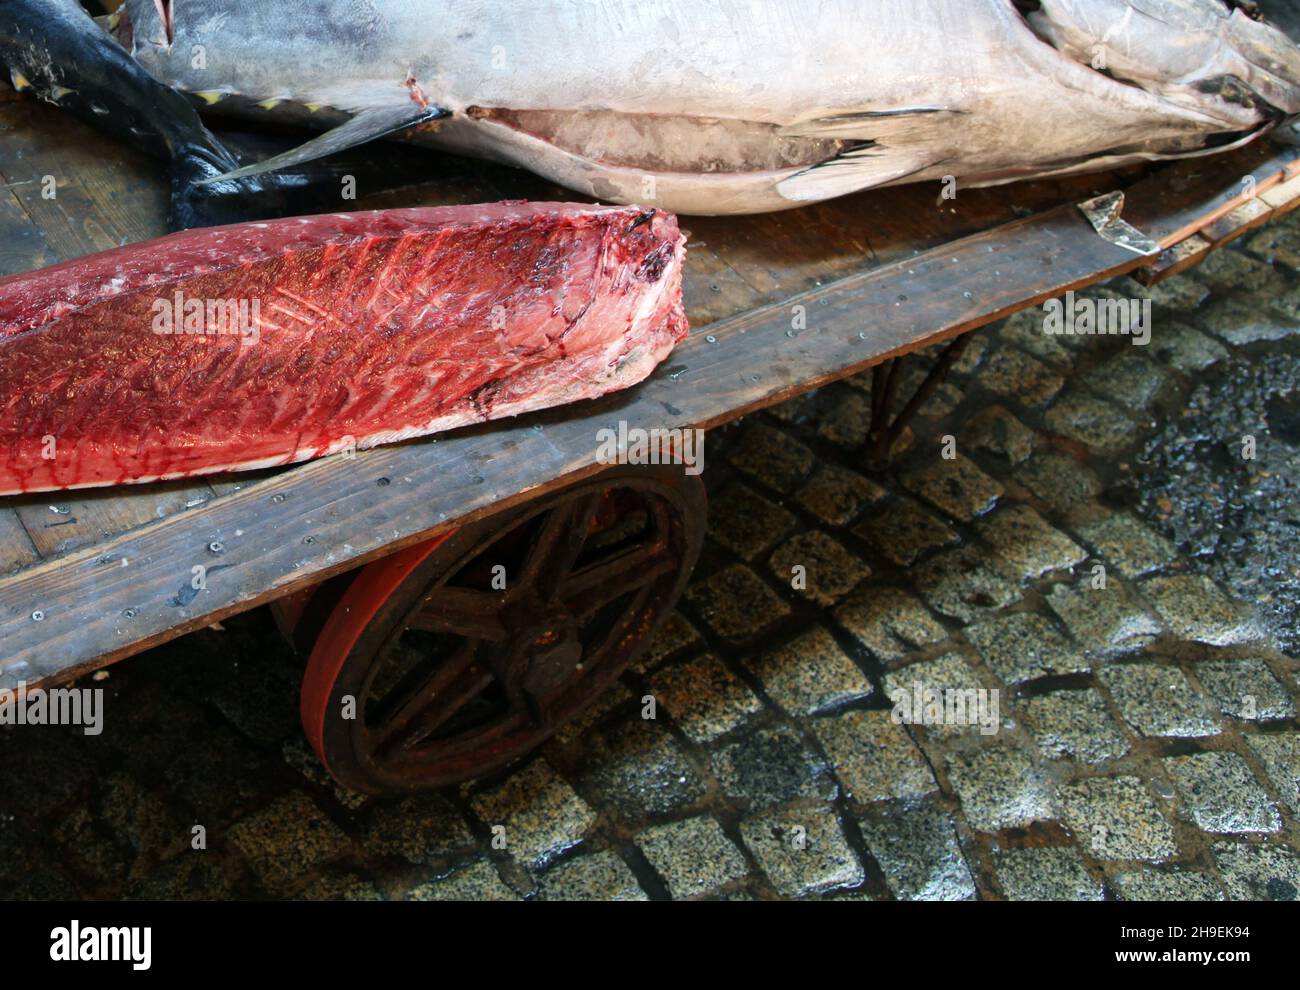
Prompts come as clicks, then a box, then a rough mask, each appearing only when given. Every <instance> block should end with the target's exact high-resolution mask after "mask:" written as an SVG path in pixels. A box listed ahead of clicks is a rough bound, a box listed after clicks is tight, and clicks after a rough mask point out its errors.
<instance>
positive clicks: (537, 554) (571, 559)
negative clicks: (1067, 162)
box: [0, 99, 1300, 792]
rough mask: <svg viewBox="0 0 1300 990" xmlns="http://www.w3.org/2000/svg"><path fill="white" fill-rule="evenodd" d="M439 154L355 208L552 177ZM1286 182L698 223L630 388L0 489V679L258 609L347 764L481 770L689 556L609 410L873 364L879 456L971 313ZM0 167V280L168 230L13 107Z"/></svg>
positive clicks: (425, 774) (52, 119)
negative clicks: (600, 446)
mask: <svg viewBox="0 0 1300 990" xmlns="http://www.w3.org/2000/svg"><path fill="white" fill-rule="evenodd" d="M427 161H428V169H429V172H430V173H431V174H433V175H435V176H436V177H435V178H433V179H431V180H430V181H427V182H424V183H422V184H420V185H419V186H416V187H411V188H406V189H403V190H400V191H389V192H385V193H382V194H377V195H374V196H369V197H367V196H364V195H363V196H362V197H361V198H360V199H358V200H357V202H356V203H355V204H349V205H354V206H355V208H357V209H367V208H377V207H384V206H397V205H403V206H410V205H434V204H439V203H448V202H473V201H480V200H490V199H502V198H531V199H543V198H545V199H555V198H566V197H567V196H568V194H566V193H564V192H563V191H562V190H557V189H555V188H554V187H551V186H549V185H547V184H546V183H545V182H543V181H541V180H539V179H536V178H535V177H532V176H529V175H526V174H524V173H520V172H516V171H514V170H510V169H504V168H497V167H493V166H487V165H481V164H479V163H467V162H459V161H455V160H451V159H445V158H441V157H439V156H436V155H432V154H430V155H428V156H427ZM1297 174H1300V160H1298V158H1297V153H1296V152H1295V151H1294V150H1292V149H1289V148H1284V147H1281V146H1277V145H1273V144H1270V143H1257V144H1256V145H1254V146H1251V147H1249V148H1246V149H1243V150H1241V151H1238V152H1235V153H1232V154H1230V155H1226V156H1223V157H1218V158H1207V159H1198V160H1195V161H1188V162H1181V163H1176V164H1171V165H1165V166H1161V167H1158V168H1152V169H1149V170H1129V171H1125V172H1123V173H1119V174H1107V175H1101V176H1090V177H1084V178H1076V179H1070V180H1063V181H1053V182H1040V183H1030V184H1021V185H1017V186H1012V187H1003V188H1000V189H994V190H964V189H958V191H957V195H956V198H955V199H945V198H943V197H942V196H941V195H940V192H941V191H940V189H939V188H938V187H937V186H934V185H925V186H913V187H903V188H899V189H895V190H885V191H881V192H877V193H870V194H863V195H859V196H855V197H850V198H847V199H843V200H839V201H836V202H832V203H828V204H822V205H816V206H810V207H808V208H805V209H801V210H798V211H793V212H789V213H783V214H775V215H768V216H762V217H752V218H728V219H703V218H687V219H685V220H684V225H685V227H687V228H689V230H690V233H691V240H690V245H689V259H688V265H687V273H686V280H685V296H686V307H687V311H688V313H689V316H690V318H691V321H692V325H693V327H694V330H693V332H692V335H691V337H690V338H689V339H688V340H687V341H685V342H684V343H683V344H682V345H681V346H679V347H678V348H677V350H676V351H675V352H674V353H673V354H672V356H671V357H670V359H669V360H668V361H667V362H666V363H665V364H664V365H663V366H662V367H661V368H660V369H659V370H658V371H657V373H656V374H655V375H653V376H652V377H651V378H650V379H649V380H648V381H647V382H645V383H644V384H642V385H641V386H639V387H637V388H634V389H631V390H629V391H626V392H623V393H620V394H617V395H613V396H608V397H606V398H604V399H601V400H598V401H593V402H587V403H582V404H579V405H575V406H570V407H567V408H563V409H558V410H552V411H550V412H548V413H543V414H538V415H533V416H528V417H525V418H521V419H518V420H514V421H506V422H498V423H492V424H488V425H486V426H483V427H479V428H474V429H466V430H460V431H456V432H454V433H451V434H448V435H445V436H442V437H438V438H436V439H431V440H423V441H415V442H410V443H406V444H401V445H396V446H391V447H385V448H381V449H378V450H373V451H368V452H364V453H361V454H358V455H356V456H355V457H352V458H343V457H331V458H328V459H324V460H320V461H315V462H312V463H308V464H304V465H301V466H298V467H293V468H288V469H283V470H279V471H271V472H261V473H258V474H253V475H236V476H228V477H214V478H211V479H199V480H192V481H184V482H175V483H167V484H157V485H149V486H136V487H123V488H118V489H113V490H106V491H97V492H91V493H85V492H69V493H53V494H47V495H37V496H24V497H20V498H9V499H0V689H4V688H9V689H18V688H19V687H20V686H21V685H25V686H26V687H27V689H29V690H30V689H32V688H34V687H38V686H49V685H52V684H55V683H58V682H63V681H67V680H70V679H72V678H75V677H78V676H80V675H83V674H85V673H87V672H89V671H92V670H95V669H96V668H99V667H103V666H105V665H107V664H110V663H114V662H116V661H118V660H121V659H123V658H125V657H128V656H130V655H132V654H133V653H137V652H139V651H141V650H145V649H147V648H149V647H151V646H154V645H157V644H159V643H162V642H164V641H166V640H169V639H173V638H175V637H177V636H181V635H183V634H185V633H187V632H190V631H192V630H195V629H198V628H201V627H203V626H205V625H208V624H211V623H213V622H216V621H218V620H220V619H221V618H223V617H225V616H229V615H232V614H234V613H237V612H241V611H244V610H247V609H251V608H254V607H256V606H258V605H262V604H266V603H271V602H275V603H276V608H277V614H278V616H279V618H280V619H281V621H282V625H283V627H284V629H285V631H286V633H287V634H288V635H289V636H290V637H291V638H292V639H293V641H294V642H295V644H296V645H297V646H298V647H299V648H300V649H301V650H302V651H303V652H304V654H306V655H308V656H309V659H308V660H307V664H306V668H307V670H306V675H305V678H304V684H303V692H302V715H303V722H304V727H305V729H306V731H307V734H308V736H309V738H310V740H311V742H312V745H313V746H314V748H315V749H316V752H317V753H318V754H319V755H320V757H321V758H322V760H323V761H324V762H325V764H326V765H327V766H328V767H329V769H330V771H331V772H332V773H333V774H334V775H335V776H336V778H337V779H339V780H340V781H341V782H343V783H344V784H346V785H347V786H350V787H353V788H357V789H361V790H367V791H372V792H396V791H407V790H415V789H420V788H425V787H433V786H440V785H445V784H448V783H452V782H455V781H459V780H464V779H468V778H470V777H473V776H477V775H479V774H481V773H483V772H485V771H487V770H490V769H493V768H495V767H498V766H501V765H503V764H505V763H508V762H510V761H511V760H514V759H516V758H518V757H519V756H521V755H523V754H524V753H526V752H528V751H529V750H531V749H532V748H533V747H535V746H537V745H538V744H539V743H540V742H541V741H542V740H543V739H545V738H546V736H547V735H548V734H549V733H550V732H551V731H552V730H553V729H554V728H555V727H556V726H558V725H559V724H561V723H562V722H563V721H564V720H566V719H568V718H570V717H572V716H573V715H574V714H576V713H577V712H578V711H580V710H581V709H582V708H583V707H584V706H585V705H586V704H587V702H589V701H590V700H591V699H592V698H594V697H595V695H596V694H598V693H599V692H600V691H601V690H603V689H604V688H605V687H606V686H608V685H609V684H610V683H611V682H612V681H613V680H614V679H615V678H616V677H617V676H618V674H619V673H620V672H621V671H622V669H623V668H624V667H625V666H626V665H627V664H628V663H629V662H631V661H632V660H633V659H634V658H635V657H636V655H637V653H638V651H639V650H640V649H641V647H643V646H644V645H645V644H646V642H647V639H648V637H649V636H650V635H651V634H652V633H653V631H654V629H655V627H656V625H657V623H658V622H659V621H660V620H661V619H662V618H663V617H664V616H665V615H666V614H667V612H668V611H669V610H670V609H671V608H672V607H673V605H674V603H675V601H676V599H677V596H678V595H679V594H680V593H681V591H682V589H683V587H684V586H685V584H686V581H687V579H688V578H689V576H690V572H691V569H692V567H693V566H694V563H695V560H696V557H697V555H698V553H699V549H700V545H701V541H702V538H703V533H704V525H705V523H704V516H705V509H704V495H703V488H702V485H701V483H700V481H699V479H698V478H696V477H692V476H689V475H687V474H685V473H684V472H683V471H682V470H681V469H680V468H674V467H647V468H633V467H619V468H613V469H610V468H608V467H605V466H604V465H602V464H600V463H598V461H597V441H596V438H597V436H598V431H600V430H601V429H602V428H617V425H618V424H619V422H620V421H622V422H625V423H626V424H629V425H630V426H632V427H641V428H654V427H657V428H662V429H673V428H682V427H691V428H701V429H709V428H712V427H716V426H718V425H719V424H722V423H725V422H727V421H728V420H732V419H735V418H737V417H739V416H742V415H744V414H746V413H749V412H752V411H754V410H757V409H761V408H763V407H765V406H770V405H773V404H775V403H779V402H782V401H784V400H786V399H789V398H791V397H792V396H795V395H798V394H800V393H802V392H806V391H808V390H811V389H815V388H817V387H819V386H821V385H824V384H826V383H828V382H830V381H833V380H835V379H838V378H842V377H846V376H849V375H853V374H857V373H860V372H862V371H864V370H866V369H870V368H874V369H875V371H874V380H873V390H872V402H873V426H872V431H871V432H872V439H871V447H872V448H873V450H874V451H875V452H876V454H880V453H881V452H887V451H888V450H889V448H890V446H891V444H892V441H893V438H894V437H895V436H896V435H897V431H898V430H899V428H900V427H901V426H902V424H903V423H905V422H906V420H907V418H908V417H910V415H911V414H912V413H914V412H915V411H916V409H917V407H918V406H919V405H920V404H921V403H922V402H924V400H925V398H926V397H927V396H928V394H929V393H930V392H931V391H932V390H933V388H934V387H935V385H937V384H938V382H939V380H940V378H941V377H942V375H943V373H944V372H945V371H946V370H947V367H948V366H949V364H951V362H952V360H953V359H954V358H955V357H956V354H957V349H958V348H959V347H960V346H961V335H962V334H964V333H966V332H967V331H970V330H973V329H975V328H978V327H980V326H983V325H985V324H987V323H990V322H992V321H994V320H997V319H1000V318H1001V317H1004V316H1006V315H1008V314H1010V313H1013V312H1015V311H1017V310H1019V309H1023V308H1026V307H1029V306H1034V305H1038V304H1041V303H1042V302H1043V301H1044V300H1046V299H1049V298H1051V297H1053V296H1056V295H1059V294H1060V293H1062V292H1064V291H1065V290H1067V289H1077V288H1081V287H1084V286H1087V285H1090V284H1093V283H1096V282H1099V281H1102V280H1105V279H1108V278H1111V277H1113V276H1116V275H1119V274H1123V273H1127V272H1132V273H1136V274H1137V275H1139V276H1140V277H1141V278H1142V279H1143V280H1145V281H1147V282H1151V281H1154V280H1156V279H1159V278H1161V277H1164V276H1166V275H1168V274H1172V273H1173V272H1175V271H1179V270H1182V269H1183V268H1186V267H1188V266H1190V265H1192V264H1195V263H1196V262H1197V261H1199V260H1200V259H1201V258H1202V257H1204V256H1205V254H1207V253H1208V252H1209V251H1211V250H1213V249H1214V248H1216V247H1218V246H1220V245H1221V244H1223V243H1225V242H1226V241H1228V240H1230V239H1231V238H1233V237H1235V236H1238V235H1239V234H1240V233H1242V232H1244V231H1245V230H1248V229H1250V228H1252V227H1254V226H1257V225H1259V224H1261V223H1263V222H1265V221H1267V220H1268V219H1269V218H1270V217H1271V216H1273V215H1275V214H1276V213H1278V212H1279V211H1282V210H1286V209H1289V208H1291V207H1292V206H1294V205H1296V204H1297V202H1300V200H1297V199H1296V197H1297V196H1300V179H1298V178H1296V176H1297ZM44 176H54V177H55V182H56V183H57V193H56V195H55V196H54V197H53V198H46V196H45V195H43V193H44V192H45V191H46V190H47V188H48V182H43V181H42V180H43V177H44ZM0 181H3V182H4V183H5V184H6V185H5V188H4V189H3V190H0V274H8V273H11V272H15V271H22V270H26V269H31V268H35V267H39V266H41V265H45V264H50V263H53V262H55V261H58V260H61V259H64V258H69V257H75V256H77V255H81V254H84V253H87V252H91V251H96V250H103V249H106V248H111V247H114V246H117V245H119V244H123V243H127V242H130V241H135V240H140V239H143V238H146V237H151V236H156V235H158V234H161V233H163V231H164V223H163V217H164V208H165V204H164V198H163V197H164V189H163V184H162V182H161V180H160V174H159V168H158V166H157V165H156V163H153V162H149V161H144V160H140V159H137V158H135V157H132V156H131V155H129V154H127V153H126V152H125V151H124V150H123V149H122V148H121V147H120V146H118V145H116V144H114V143H113V142H111V141H109V140H106V139H103V138H101V137H99V136H98V135H97V134H95V133H94V132H92V131H90V130H88V129H87V128H85V127H83V126H82V125H80V124H78V123H76V122H75V121H73V120H71V119H69V118H68V117H66V116H63V115H61V114H59V113H58V112H57V111H55V110H53V109H51V108H48V107H45V106H43V105H41V104H38V103H35V102H32V101H28V100H16V99H8V100H5V101H3V102H0ZM1121 189H1122V190H1124V192H1125V202H1124V207H1123V218H1124V219H1125V220H1126V221H1127V222H1128V223H1129V224H1131V225H1132V226H1133V227H1135V228H1137V230H1138V231H1140V232H1141V233H1142V234H1145V235H1146V236H1147V237H1149V238H1151V239H1153V240H1154V241H1156V242H1158V243H1159V244H1160V245H1161V246H1162V248H1164V249H1165V250H1164V252H1163V253H1162V254H1160V255H1158V256H1155V257H1151V256H1146V257H1144V256H1142V255H1139V254H1136V253H1134V252H1133V251H1131V250H1128V249H1126V248H1124V247H1121V246H1118V245H1116V244H1115V243H1112V242H1111V241H1110V240H1107V239H1106V238H1104V237H1102V236H1100V235H1099V234H1098V232H1097V231H1096V230H1095V229H1094V227H1093V226H1092V225H1091V224H1090V223H1089V221H1088V219H1087V218H1086V217H1085V215H1084V213H1083V212H1082V211H1081V210H1080V209H1079V205H1078V204H1080V203H1081V202H1083V201H1085V200H1089V199H1091V198H1093V197H1095V196H1098V195H1100V194H1105V193H1109V192H1112V191H1115V190H1121ZM363 192H364V189H363ZM950 339H951V340H952V343H951V344H949V345H948V346H947V348H946V349H945V350H943V351H942V352H941V356H940V357H939V358H938V360H937V362H935V364H934V367H933V368H932V369H931V373H930V374H929V375H928V376H927V377H926V379H925V381H924V383H923V384H922V386H921V387H920V389H919V390H918V391H917V392H916V393H915V394H914V395H912V396H910V397H904V396H899V395H897V394H896V392H897V388H898V383H899V381H900V379H901V377H902V376H900V375H899V374H898V368H899V365H900V363H901V358H902V357H903V356H904V355H906V354H908V353H909V352H912V351H915V350H918V349H920V348H924V347H928V346H930V345H934V344H937V343H940V342H943V341H947V340H950ZM868 453H869V452H864V457H866V456H868ZM502 568H504V571H502V570H501V569H502ZM502 573H505V574H507V575H508V579H507V582H506V586H505V588H501V587H500V581H499V580H498V579H499V578H500V576H501V574H502Z"/></svg>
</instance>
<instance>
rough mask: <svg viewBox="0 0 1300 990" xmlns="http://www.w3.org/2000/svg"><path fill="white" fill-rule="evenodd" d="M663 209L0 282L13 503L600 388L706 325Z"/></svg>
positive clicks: (254, 245) (384, 215)
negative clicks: (693, 325)
mask: <svg viewBox="0 0 1300 990" xmlns="http://www.w3.org/2000/svg"><path fill="white" fill-rule="evenodd" d="M684 252H685V247H684V238H683V237H682V235H681V233H680V232H679V231H678V229H677V221H676V219H675V218H674V217H672V216H671V215H669V214H665V213H661V212H659V211H657V210H640V209H638V208H635V207H599V206H573V205H566V204H555V203H533V204H493V205H486V206H456V207H433V208H424V209H409V210H388V211H379V212H370V213H341V214H328V215H325V216H314V217H301V218H296V219H288V220H273V221H269V222H266V223H247V224H235V225H232V226H227V227H215V228H208V229H204V230H190V231H185V232H183V233H179V234H171V235H169V236H167V237H162V238H158V239H157V240H152V241H145V242H143V243H141V244H132V245H130V246H128V247H124V248H119V249H117V250H114V251H106V252H103V253H101V254H93V255H89V256H87V257H85V258H78V259H76V260H75V261H69V262H65V263H63V264H59V265H54V266H52V267H50V268H44V269H41V270H39V271H35V272H28V273H26V274H23V275H15V276H12V277H10V278H7V279H0V495H9V494H13V493H15V492H24V491H46V490H52V489H58V488H83V487H89V486H94V485H110V484H118V483H122V482H143V481H152V480H156V479H162V478H180V477H186V476H189V475H196V474H206V473H209V472H214V471H226V470H236V469H249V468H256V467H266V466H270V465H275V464H287V463H290V462H293V461H301V460H306V459H307V458H311V457H320V456H323V455H325V454H330V453H335V452H339V451H350V450H352V449H353V448H358V449H359V448H364V447H371V446H374V445H376V444H380V443H389V442H392V441H395V440H402V439H405V438H407V437H413V436H420V435H423V434H427V433H433V432H436V431H439V430H448V429H452V428H454V427H457V426H462V425H465V424H467V423H478V422H482V421H484V420H488V419H496V418H498V417H501V416H510V415H514V414H517V413H522V412H527V411H529V410H533V409H542V408H545V407H547V406H554V405H558V404H560V403H563V402H572V401H574V400H577V399H585V398H589V397H592V396H597V395H601V394H603V393H605V392H610V391H613V390H615V389H619V388H624V387H626V386H628V385H632V384H634V383H635V382H638V381H640V380H641V379H642V378H644V377H645V376H646V375H648V374H649V373H650V371H651V370H653V368H654V367H655V365H656V364H657V363H658V362H659V361H661V360H663V358H664V357H665V356H666V355H667V354H668V352H669V351H671V350H672V347H673V345H674V344H675V343H676V342H677V340H679V339H680V338H682V337H684V336H685V335H686V329H687V327H686V318H685V316H684V314H683V312H682V307H681V272H682V260H683V256H684Z"/></svg>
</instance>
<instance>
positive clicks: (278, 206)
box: [167, 134, 288, 230]
mask: <svg viewBox="0 0 1300 990" xmlns="http://www.w3.org/2000/svg"><path fill="white" fill-rule="evenodd" d="M207 138H208V139H207V140H206V141H205V142H204V143H202V144H196V145H191V146H188V147H185V148H179V149H177V152H176V154H175V155H174V156H173V157H172V160H171V167H170V169H169V170H168V178H169V181H170V186H171V202H170V208H169V210H168V215H167V223H168V226H169V227H170V229H172V230H188V229H190V228H191V227H220V226H224V225H225V224H231V223H242V222H244V221H247V220H265V219H268V218H270V217H279V216H284V215H285V214H286V212H288V211H287V208H286V203H287V200H286V195H287V192H288V191H287V190H285V189H281V188H280V184H279V183H280V180H279V177H278V176H274V175H262V176H252V177H250V178H243V179H223V180H221V181H219V182H218V181H216V180H217V179H218V178H219V177H220V173H223V172H225V171H226V170H228V169H231V167H232V166H237V165H238V164H239V161H238V159H236V158H235V157H234V155H232V154H231V153H230V151H229V149H227V148H226V147H225V146H224V144H222V142H221V141H220V140H219V139H217V138H216V137H215V136H214V135H211V134H209V135H207ZM210 183H211V184H210Z"/></svg>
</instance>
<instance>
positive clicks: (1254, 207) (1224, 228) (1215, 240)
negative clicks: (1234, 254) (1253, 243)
mask: <svg viewBox="0 0 1300 990" xmlns="http://www.w3.org/2000/svg"><path fill="white" fill-rule="evenodd" d="M1264 195H1265V196H1266V195H1268V193H1265V194H1264ZM1272 216H1273V207H1271V206H1269V205H1268V203H1266V202H1265V201H1264V198H1263V196H1256V197H1255V198H1253V199H1248V200H1246V202H1244V203H1242V204H1241V205H1240V206H1238V207H1237V208H1236V209H1234V210H1232V211H1230V212H1228V213H1225V214H1224V215H1223V216H1221V217H1219V219H1217V220H1215V221H1214V222H1213V223H1210V224H1207V225H1206V226H1204V227H1202V228H1201V231H1200V234H1199V236H1200V237H1203V238H1205V240H1207V241H1209V242H1210V244H1211V245H1213V246H1214V248H1216V249H1217V248H1221V247H1223V246H1224V245H1226V244H1230V243H1231V242H1233V241H1235V240H1236V239H1237V238H1238V237H1241V236H1242V235H1244V234H1247V233H1249V232H1250V231H1252V230H1254V229H1255V228H1256V227H1260V226H1263V225H1264V224H1265V223H1267V222H1268V221H1269V219H1270V218H1271V217H1272Z"/></svg>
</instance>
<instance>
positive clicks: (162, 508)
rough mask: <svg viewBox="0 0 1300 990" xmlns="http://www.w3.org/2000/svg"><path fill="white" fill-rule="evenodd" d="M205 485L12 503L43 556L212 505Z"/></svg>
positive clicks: (55, 495) (46, 496)
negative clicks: (175, 514) (179, 513)
mask: <svg viewBox="0 0 1300 990" xmlns="http://www.w3.org/2000/svg"><path fill="white" fill-rule="evenodd" d="M215 497H216V496H215V495H214V494H213V491H212V489H211V488H210V487H209V486H208V484H207V482H206V481H203V482H201V483H195V482H193V481H169V482H165V483H163V484H157V485H139V486H130V487H124V488H117V489H107V488H106V489H100V490H95V489H86V490H83V491H72V492H45V493H41V494H36V495H21V496H18V497H16V498H14V499H12V500H11V501H12V508H13V509H14V511H15V513H16V514H17V515H18V517H19V519H21V520H22V523H23V525H24V526H25V527H26V529H27V532H28V533H29V534H30V536H31V540H32V543H33V544H34V545H35V546H36V549H37V551H38V552H39V553H40V555H41V556H42V557H52V556H55V555H57V554H62V553H69V552H70V551H73V550H78V549H80V548H82V547H87V546H93V545H94V544H96V543H100V542H102V541H104V540H106V539H111V538H112V537H114V536H117V535H118V534H119V533H125V532H126V531H128V530H131V529H135V528H136V527H138V526H142V525H144V524H145V523H148V522H154V521H156V520H158V519H165V518H166V517H167V516H170V515H173V514H174V513H177V512H182V511H184V510H186V509H196V508H199V507H201V506H204V505H207V504H208V503H209V502H211V501H212V500H213V499H214V498H215Z"/></svg>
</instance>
